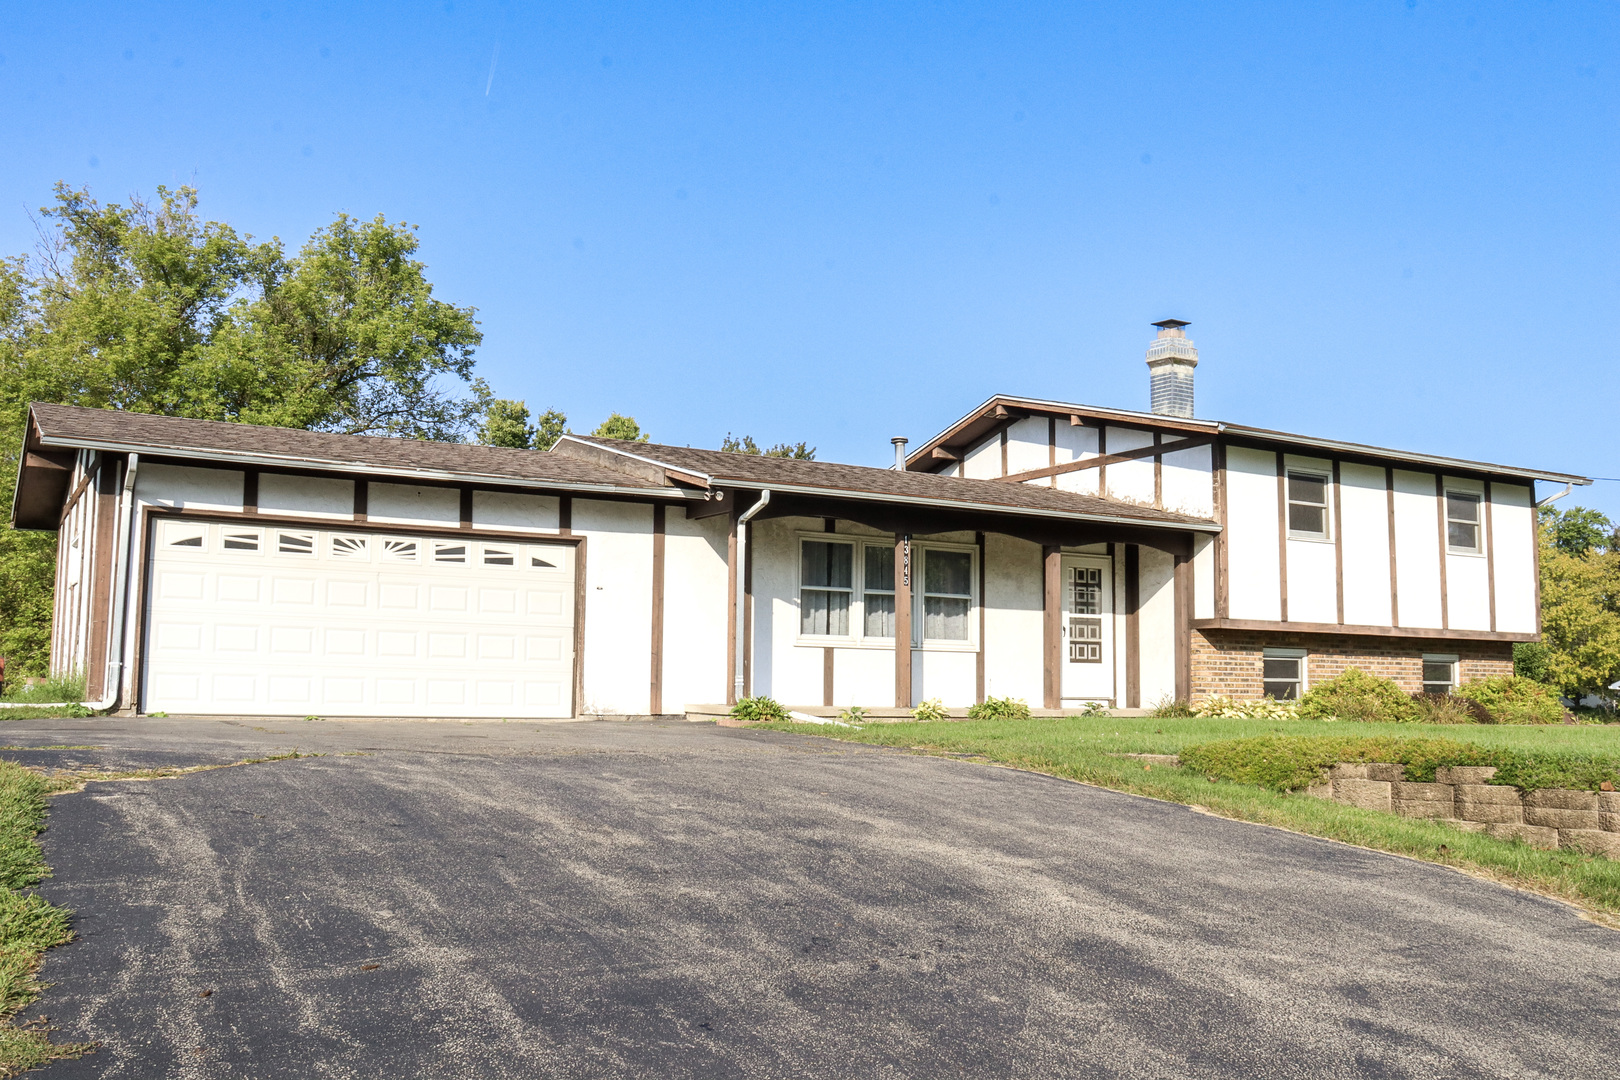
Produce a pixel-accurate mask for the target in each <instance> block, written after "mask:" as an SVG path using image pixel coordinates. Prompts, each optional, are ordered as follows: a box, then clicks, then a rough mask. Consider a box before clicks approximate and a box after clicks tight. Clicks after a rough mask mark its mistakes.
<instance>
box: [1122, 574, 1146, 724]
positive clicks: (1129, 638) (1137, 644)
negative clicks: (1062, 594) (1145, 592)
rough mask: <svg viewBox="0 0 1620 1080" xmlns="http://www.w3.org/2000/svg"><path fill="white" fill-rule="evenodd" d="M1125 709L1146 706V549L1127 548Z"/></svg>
mask: <svg viewBox="0 0 1620 1080" xmlns="http://www.w3.org/2000/svg"><path fill="white" fill-rule="evenodd" d="M1125 707H1126V708H1127V709H1140V708H1141V707H1142V549H1141V547H1140V546H1138V545H1136V544H1126V545H1125Z"/></svg>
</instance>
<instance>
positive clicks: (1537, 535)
mask: <svg viewBox="0 0 1620 1080" xmlns="http://www.w3.org/2000/svg"><path fill="white" fill-rule="evenodd" d="M1530 550H1531V551H1532V552H1534V553H1535V564H1536V566H1535V569H1536V638H1535V639H1536V640H1537V641H1540V640H1541V508H1540V507H1538V506H1537V505H1536V482H1535V481H1534V480H1532V481H1530Z"/></svg>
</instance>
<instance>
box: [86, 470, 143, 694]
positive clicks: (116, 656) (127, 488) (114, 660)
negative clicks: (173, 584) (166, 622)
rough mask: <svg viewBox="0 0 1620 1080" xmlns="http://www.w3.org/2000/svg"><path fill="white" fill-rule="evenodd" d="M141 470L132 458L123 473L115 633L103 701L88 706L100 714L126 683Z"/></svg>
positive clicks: (115, 578) (115, 568)
mask: <svg viewBox="0 0 1620 1080" xmlns="http://www.w3.org/2000/svg"><path fill="white" fill-rule="evenodd" d="M140 467H141V455H139V454H131V455H129V467H128V468H126V469H125V470H124V490H123V493H122V494H121V495H120V496H119V508H118V511H119V513H118V554H117V557H116V559H115V560H114V562H113V609H112V633H111V637H110V638H109V640H108V642H107V675H106V681H105V682H104V684H103V685H102V690H101V700H100V701H87V702H85V707H86V708H89V709H92V710H94V711H97V712H100V711H101V710H103V709H110V708H112V707H113V706H114V705H116V704H117V703H118V697H119V695H120V694H121V693H122V692H123V684H124V608H125V607H126V606H127V605H126V603H125V598H126V596H127V595H128V593H129V574H130V569H129V558H130V536H129V531H130V527H131V525H132V522H133V518H134V516H135V471H136V470H137V469H139V468H140Z"/></svg>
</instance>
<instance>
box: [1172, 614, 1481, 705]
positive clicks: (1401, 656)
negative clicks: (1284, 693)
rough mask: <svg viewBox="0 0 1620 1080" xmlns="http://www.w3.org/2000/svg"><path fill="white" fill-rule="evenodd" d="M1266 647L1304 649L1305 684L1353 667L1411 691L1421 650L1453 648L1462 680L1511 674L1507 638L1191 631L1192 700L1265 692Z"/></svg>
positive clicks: (1419, 677) (1418, 682) (1418, 685)
mask: <svg viewBox="0 0 1620 1080" xmlns="http://www.w3.org/2000/svg"><path fill="white" fill-rule="evenodd" d="M1267 648H1286V649H1304V650H1305V652H1306V660H1305V677H1306V682H1307V685H1315V684H1316V683H1319V682H1323V681H1325V680H1327V679H1331V678H1333V677H1334V676H1336V675H1339V674H1340V673H1342V672H1343V671H1344V669H1345V668H1348V667H1355V668H1360V669H1361V670H1362V671H1365V672H1367V673H1368V674H1369V675H1381V676H1383V677H1385V678H1388V679H1394V680H1395V681H1396V682H1397V683H1399V684H1400V687H1401V689H1402V690H1407V691H1411V692H1414V693H1415V692H1416V691H1419V690H1422V689H1423V654H1424V653H1455V654H1456V655H1457V658H1458V664H1457V668H1458V671H1457V677H1458V678H1459V679H1460V680H1461V681H1463V682H1472V681H1473V680H1475V679H1483V678H1486V677H1488V676H1491V675H1511V674H1513V644H1512V643H1511V642H1507V641H1446V640H1444V639H1435V638H1385V637H1357V636H1355V635H1353V634H1343V635H1340V634H1286V633H1278V632H1272V631H1266V630H1194V631H1193V632H1192V699H1193V700H1194V701H1202V700H1203V699H1205V698H1209V697H1217V696H1221V697H1234V698H1257V697H1262V696H1264V693H1265V691H1264V689H1263V688H1262V682H1263V680H1262V678H1261V668H1262V665H1261V658H1262V654H1263V651H1264V650H1265V649H1267Z"/></svg>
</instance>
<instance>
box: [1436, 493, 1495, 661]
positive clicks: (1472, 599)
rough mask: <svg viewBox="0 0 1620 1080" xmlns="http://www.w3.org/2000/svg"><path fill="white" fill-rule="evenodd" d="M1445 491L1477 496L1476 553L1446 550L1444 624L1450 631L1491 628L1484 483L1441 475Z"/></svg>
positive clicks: (1488, 539)
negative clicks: (1477, 529)
mask: <svg viewBox="0 0 1620 1080" xmlns="http://www.w3.org/2000/svg"><path fill="white" fill-rule="evenodd" d="M1445 481H1446V490H1447V491H1456V492H1465V493H1468V494H1472V495H1478V496H1479V499H1480V522H1479V554H1478V555H1466V554H1457V553H1456V552H1449V551H1448V552H1447V553H1446V625H1447V626H1448V627H1450V628H1451V629H1453V630H1489V629H1490V628H1491V606H1490V605H1491V592H1490V589H1491V578H1490V559H1489V556H1488V555H1487V551H1488V550H1489V542H1490V538H1488V537H1487V536H1486V533H1485V509H1484V506H1485V484H1484V482H1482V481H1479V480H1466V479H1463V478H1461V477H1455V476H1448V477H1446V478H1445Z"/></svg>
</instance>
